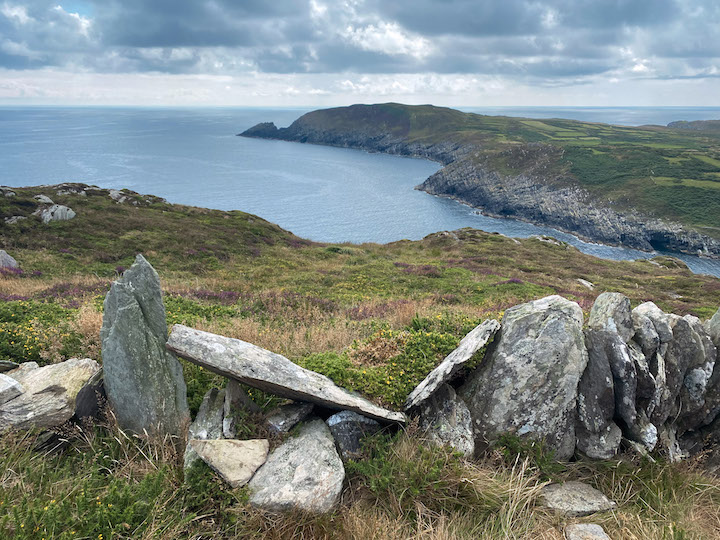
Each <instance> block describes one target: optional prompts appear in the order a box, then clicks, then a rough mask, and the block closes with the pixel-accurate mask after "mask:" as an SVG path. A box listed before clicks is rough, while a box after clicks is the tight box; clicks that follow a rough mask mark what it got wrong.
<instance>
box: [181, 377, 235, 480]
mask: <svg viewBox="0 0 720 540" xmlns="http://www.w3.org/2000/svg"><path fill="white" fill-rule="evenodd" d="M224 405H225V390H218V389H217V388H211V389H210V390H208V391H207V393H206V394H205V396H204V397H203V400H202V403H201V404H200V408H199V409H198V413H197V416H195V421H194V422H193V423H192V424H190V429H189V431H188V444H187V446H186V447H185V456H184V467H185V469H188V468H190V467H191V466H192V464H193V463H194V462H195V461H196V460H197V459H198V457H199V456H198V454H197V452H195V450H194V449H193V447H192V445H191V444H190V442H189V441H191V440H193V439H196V440H206V439H221V438H222V437H223V410H224Z"/></svg>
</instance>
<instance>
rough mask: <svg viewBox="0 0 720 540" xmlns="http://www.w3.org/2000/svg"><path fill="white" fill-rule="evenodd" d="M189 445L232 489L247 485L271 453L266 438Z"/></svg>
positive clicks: (193, 441) (198, 442)
mask: <svg viewBox="0 0 720 540" xmlns="http://www.w3.org/2000/svg"><path fill="white" fill-rule="evenodd" d="M189 446H190V447H191V448H192V449H193V451H195V452H197V455H198V456H200V458H201V459H202V460H203V461H204V462H205V463H207V464H208V466H209V467H210V468H211V469H213V470H214V471H215V472H216V473H218V474H219V475H220V476H221V477H222V479H223V480H225V481H226V482H227V483H228V484H230V487H232V488H238V487H242V486H244V485H245V484H247V483H248V482H249V481H250V479H251V478H252V477H253V475H254V474H255V471H257V470H258V468H260V467H261V466H262V464H263V463H265V461H266V460H267V455H268V451H269V450H270V443H269V442H268V440H267V439H251V440H247V441H237V440H230V439H215V440H191V441H190V443H189Z"/></svg>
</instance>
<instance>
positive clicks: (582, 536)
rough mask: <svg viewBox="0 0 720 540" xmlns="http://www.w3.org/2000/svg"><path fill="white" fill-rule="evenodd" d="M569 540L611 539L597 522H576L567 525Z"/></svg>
mask: <svg viewBox="0 0 720 540" xmlns="http://www.w3.org/2000/svg"><path fill="white" fill-rule="evenodd" d="M565 538H566V539H567V540H611V539H610V537H609V536H608V535H607V533H606V532H605V529H603V528H602V527H601V526H600V525H598V524H597V523H574V524H572V525H568V526H567V527H565Z"/></svg>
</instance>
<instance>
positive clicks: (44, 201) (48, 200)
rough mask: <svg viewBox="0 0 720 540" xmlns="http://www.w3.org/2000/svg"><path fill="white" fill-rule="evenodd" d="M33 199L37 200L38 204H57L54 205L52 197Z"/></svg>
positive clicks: (42, 196) (36, 197)
mask: <svg viewBox="0 0 720 540" xmlns="http://www.w3.org/2000/svg"><path fill="white" fill-rule="evenodd" d="M33 199H35V200H36V201H37V202H39V203H41V204H55V203H53V200H52V199H51V198H50V197H48V196H47V195H35V196H34V197H33Z"/></svg>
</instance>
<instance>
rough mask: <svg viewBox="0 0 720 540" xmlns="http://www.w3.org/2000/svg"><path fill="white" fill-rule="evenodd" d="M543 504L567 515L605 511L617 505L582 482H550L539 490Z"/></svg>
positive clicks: (577, 515)
mask: <svg viewBox="0 0 720 540" xmlns="http://www.w3.org/2000/svg"><path fill="white" fill-rule="evenodd" d="M540 501H541V504H542V505H543V506H546V507H548V508H550V509H551V510H554V511H556V512H558V513H561V514H563V515H566V516H569V517H582V516H589V515H590V514H594V513H596V512H606V511H608V510H612V509H614V508H615V507H616V506H617V505H616V504H615V503H614V502H613V501H611V500H610V499H608V498H607V497H606V496H605V495H603V494H602V493H601V492H600V491H598V490H597V489H595V488H594V487H592V486H589V485H587V484H584V483H582V482H564V483H562V484H550V485H548V486H545V487H544V488H542V490H541V491H540Z"/></svg>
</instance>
